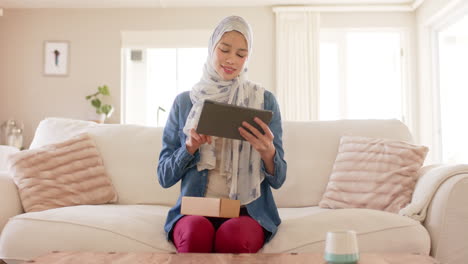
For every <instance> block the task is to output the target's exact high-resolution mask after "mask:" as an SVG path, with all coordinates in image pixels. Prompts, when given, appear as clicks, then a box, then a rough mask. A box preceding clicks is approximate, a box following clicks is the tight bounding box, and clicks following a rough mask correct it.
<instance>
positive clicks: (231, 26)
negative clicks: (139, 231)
mask: <svg viewBox="0 0 468 264" xmlns="http://www.w3.org/2000/svg"><path fill="white" fill-rule="evenodd" d="M234 30H235V31H238V32H239V33H241V34H242V35H243V36H244V37H245V39H246V41H247V46H248V57H247V60H248V58H249V57H250V54H251V52H252V31H251V29H250V26H249V24H248V23H247V22H246V21H245V20H244V19H243V18H241V17H238V16H229V17H226V18H224V19H223V20H222V21H221V22H220V23H219V24H218V26H217V27H216V28H215V30H214V32H213V34H212V35H211V38H210V42H209V45H208V58H207V60H206V62H205V65H204V68H203V76H202V78H201V80H200V81H199V82H198V83H197V84H195V86H194V87H193V88H192V90H191V91H190V99H191V101H192V103H193V106H192V109H191V111H190V113H189V116H188V118H187V122H186V123H185V127H184V133H185V134H186V135H187V136H189V132H190V129H192V128H195V127H196V126H197V124H198V120H199V118H200V112H201V108H202V106H203V102H204V100H205V99H210V100H215V101H218V102H223V103H230V104H235V105H239V106H246V107H252V108H257V109H263V108H264V102H263V101H264V100H263V94H264V91H265V89H264V88H263V87H260V86H259V85H256V84H254V83H252V82H250V81H247V80H246V73H247V61H246V62H245V64H244V68H243V69H241V73H240V74H239V76H238V77H236V78H234V79H233V80H228V81H224V80H223V79H222V78H221V77H220V76H219V75H218V73H217V72H216V70H215V66H214V64H213V58H214V52H215V51H214V49H215V47H216V44H217V43H218V42H219V40H220V39H221V37H222V36H223V35H224V33H226V32H230V31H234ZM213 139H214V140H213V141H212V143H211V144H203V145H202V146H201V147H200V150H199V151H200V155H201V158H200V161H199V162H198V164H197V169H198V170H199V171H201V170H204V169H208V170H211V169H214V168H215V167H216V155H221V164H220V172H221V173H223V174H225V175H226V178H227V184H228V186H229V187H230V192H229V198H231V199H235V200H240V202H241V204H248V203H250V202H252V201H254V200H256V199H257V198H258V197H260V183H261V182H262V181H263V179H264V178H265V176H264V174H263V173H262V172H261V158H260V154H259V153H258V152H257V151H256V150H255V149H254V148H253V147H252V145H250V143H249V142H247V141H241V140H232V139H225V138H213ZM216 140H222V141H223V144H222V151H221V153H215V141H216Z"/></svg>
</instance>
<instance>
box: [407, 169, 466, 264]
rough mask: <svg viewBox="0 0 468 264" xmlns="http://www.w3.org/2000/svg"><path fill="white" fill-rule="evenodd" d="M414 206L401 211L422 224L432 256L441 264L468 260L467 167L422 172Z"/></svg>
mask: <svg viewBox="0 0 468 264" xmlns="http://www.w3.org/2000/svg"><path fill="white" fill-rule="evenodd" d="M420 174H421V176H420V178H419V180H418V182H417V184H416V188H415V190H414V193H413V197H412V200H411V203H410V204H409V205H407V206H406V207H405V208H403V209H402V210H400V214H401V215H406V216H408V217H411V218H413V219H416V220H419V221H421V222H422V223H423V225H424V226H425V227H426V229H427V231H428V232H429V235H430V237H431V255H432V256H433V257H435V258H436V259H437V260H439V261H441V263H447V264H458V263H466V260H467V259H468V239H467V237H468V206H467V205H466V203H467V201H468V164H455V165H431V166H427V167H424V168H422V169H421V171H420Z"/></svg>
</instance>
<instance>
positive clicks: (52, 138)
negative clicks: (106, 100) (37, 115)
mask: <svg viewBox="0 0 468 264" xmlns="http://www.w3.org/2000/svg"><path fill="white" fill-rule="evenodd" d="M97 125H98V124H97V123H95V122H91V121H84V120H75V119H67V118H59V117H50V118H46V119H44V120H42V121H41V122H40V123H39V125H38V126H37V128H36V132H35V133H34V138H33V140H32V142H31V145H30V146H29V148H30V149H34V148H38V147H42V146H44V145H49V144H53V143H58V142H61V141H65V140H67V139H69V138H71V137H73V136H75V135H78V134H80V133H83V132H86V131H87V128H89V127H93V126H97Z"/></svg>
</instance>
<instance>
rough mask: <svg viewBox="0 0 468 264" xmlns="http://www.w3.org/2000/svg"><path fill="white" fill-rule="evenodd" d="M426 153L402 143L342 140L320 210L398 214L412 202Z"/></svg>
mask: <svg viewBox="0 0 468 264" xmlns="http://www.w3.org/2000/svg"><path fill="white" fill-rule="evenodd" d="M427 151H428V148H427V147H425V146H417V145H412V144H409V143H406V142H403V141H396V140H389V139H379V138H368V137H350V136H344V137H342V138H341V141H340V146H339V149H338V154H337V156H336V160H335V163H334V165H333V171H332V173H331V176H330V180H329V182H328V185H327V189H326V191H325V193H324V195H323V198H322V201H320V203H319V206H320V207H325V208H334V209H338V208H369V209H376V210H383V211H388V212H393V213H397V212H398V211H400V209H402V208H403V207H405V206H406V205H407V204H408V203H409V202H410V201H411V196H412V194H413V191H414V187H415V186H416V181H417V180H418V170H419V169H420V168H421V166H422V165H423V163H424V159H425V157H426V154H427Z"/></svg>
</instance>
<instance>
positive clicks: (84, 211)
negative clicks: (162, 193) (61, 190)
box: [0, 204, 175, 261]
mask: <svg viewBox="0 0 468 264" xmlns="http://www.w3.org/2000/svg"><path fill="white" fill-rule="evenodd" d="M168 210H169V207H166V206H156V205H113V204H112V205H95V206H92V205H82V206H73V207H63V208H56V209H50V210H46V211H41V212H33V213H26V214H22V215H18V216H15V217H13V218H11V219H10V221H9V222H8V224H7V225H6V227H5V229H4V230H3V232H2V235H1V236H0V259H10V260H21V261H24V260H29V259H31V258H34V257H37V256H40V255H44V254H46V253H49V252H51V251H103V252H107V251H119V252H138V251H145V252H175V248H174V246H173V245H172V243H170V242H168V241H167V240H166V235H165V233H164V229H163V226H164V222H165V221H166V215H167V212H168Z"/></svg>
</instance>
